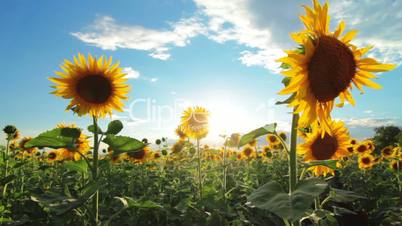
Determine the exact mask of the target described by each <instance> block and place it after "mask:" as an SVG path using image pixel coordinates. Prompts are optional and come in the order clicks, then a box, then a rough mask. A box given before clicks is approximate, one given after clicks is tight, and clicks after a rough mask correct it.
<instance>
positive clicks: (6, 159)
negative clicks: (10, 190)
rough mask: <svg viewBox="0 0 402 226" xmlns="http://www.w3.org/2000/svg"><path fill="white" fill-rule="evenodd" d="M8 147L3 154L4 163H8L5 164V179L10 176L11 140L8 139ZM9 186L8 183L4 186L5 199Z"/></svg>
mask: <svg viewBox="0 0 402 226" xmlns="http://www.w3.org/2000/svg"><path fill="white" fill-rule="evenodd" d="M6 145H7V146H6V151H5V152H3V161H5V162H6V164H5V166H4V178H6V177H7V176H8V157H9V156H8V154H9V153H8V152H9V151H10V149H9V148H10V139H7V144H6ZM7 186H8V183H6V184H5V185H4V187H3V193H2V194H3V198H5V197H6V195H7Z"/></svg>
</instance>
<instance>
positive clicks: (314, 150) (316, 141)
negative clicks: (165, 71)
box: [297, 121, 350, 176]
mask: <svg viewBox="0 0 402 226" xmlns="http://www.w3.org/2000/svg"><path fill="white" fill-rule="evenodd" d="M328 128H329V129H330V130H331V133H324V136H321V134H322V130H324V129H323V128H322V127H320V126H318V125H317V124H315V125H314V126H313V131H312V132H311V133H307V134H306V136H307V137H306V138H305V143H303V144H300V145H299V146H298V149H297V153H298V154H301V155H303V156H304V161H306V162H310V161H315V160H328V159H334V160H338V159H341V158H342V157H344V156H347V155H349V152H348V150H347V148H348V146H349V142H350V138H349V132H348V130H347V129H346V128H345V127H344V123H343V122H341V121H338V122H337V121H331V122H329V123H328ZM330 134H331V135H330ZM309 170H311V171H313V172H314V174H315V175H316V176H320V175H324V176H326V175H327V174H328V173H330V174H333V173H334V171H333V170H332V169H331V168H329V167H326V166H313V167H310V168H309Z"/></svg>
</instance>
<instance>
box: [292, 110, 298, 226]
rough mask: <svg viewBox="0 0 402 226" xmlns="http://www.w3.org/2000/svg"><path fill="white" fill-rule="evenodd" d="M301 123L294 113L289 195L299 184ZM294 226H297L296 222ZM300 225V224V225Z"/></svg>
mask: <svg viewBox="0 0 402 226" xmlns="http://www.w3.org/2000/svg"><path fill="white" fill-rule="evenodd" d="M298 121H299V114H296V113H295V112H294V111H293V116H292V130H291V135H290V151H289V194H292V193H293V191H294V190H295V189H296V183H297V158H296V157H297V156H296V144H297V124H298ZM291 225H292V226H294V225H296V224H295V223H294V222H292V223H291ZM298 225H300V222H299V223H298Z"/></svg>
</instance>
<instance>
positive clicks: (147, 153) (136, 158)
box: [127, 146, 152, 163]
mask: <svg viewBox="0 0 402 226" xmlns="http://www.w3.org/2000/svg"><path fill="white" fill-rule="evenodd" d="M151 154H152V150H151V148H150V147H148V146H146V147H144V148H143V149H141V150H139V151H135V152H127V158H128V160H130V161H131V162H133V163H144V162H146V161H147V160H148V159H149V158H150V157H151Z"/></svg>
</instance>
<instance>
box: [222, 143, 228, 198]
mask: <svg viewBox="0 0 402 226" xmlns="http://www.w3.org/2000/svg"><path fill="white" fill-rule="evenodd" d="M226 167H227V166H226V140H225V145H224V146H223V198H224V200H225V202H226V198H225V195H226V190H227V185H226V184H227V172H226V171H227V168H226Z"/></svg>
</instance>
